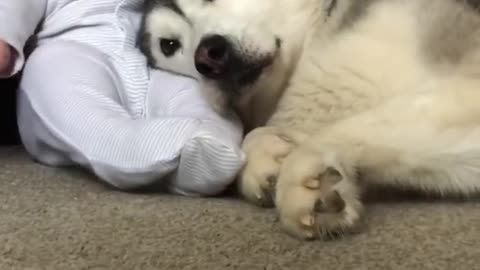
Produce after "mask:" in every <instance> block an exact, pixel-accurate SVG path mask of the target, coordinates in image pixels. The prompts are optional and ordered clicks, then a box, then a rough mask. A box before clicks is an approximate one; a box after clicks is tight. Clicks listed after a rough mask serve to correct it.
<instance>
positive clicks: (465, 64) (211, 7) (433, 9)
mask: <svg viewBox="0 0 480 270" xmlns="http://www.w3.org/2000/svg"><path fill="white" fill-rule="evenodd" d="M478 6H480V1H474V0H471V1H462V0H436V1H431V0H416V1H412V0H294V1H292V0H263V1H258V0H241V1H240V0H210V1H207V0H147V3H146V9H145V17H144V23H143V27H142V32H141V44H142V48H143V51H144V52H145V53H146V54H147V55H148V57H149V59H150V63H151V64H152V65H153V66H156V67H159V68H163V69H168V70H171V71H172V72H178V73H182V74H186V75H190V76H193V77H196V78H198V79H199V80H200V81H201V82H202V84H203V87H204V90H205V93H206V96H207V97H208V98H209V100H210V101H211V103H212V105H213V106H214V107H215V108H216V109H217V110H218V111H219V112H224V111H226V110H228V109H229V108H233V109H235V110H236V111H237V112H238V114H239V115H240V116H241V118H242V119H243V121H244V123H245V125H246V126H247V128H248V129H250V130H251V131H250V132H249V134H247V136H246V138H245V141H244V145H243V150H244V151H245V153H246V155H247V164H246V166H245V167H244V169H243V171H242V172H241V173H240V175H239V180H238V186H239V190H240V192H241V194H243V196H244V197H245V198H246V199H247V200H249V201H251V202H253V203H255V204H258V205H261V206H273V205H274V206H275V207H276V208H277V210H278V213H279V216H280V221H281V224H282V226H283V228H285V229H286V231H288V232H289V233H292V234H293V235H295V236H298V237H301V238H306V239H311V238H320V237H322V236H323V235H325V234H330V233H332V232H346V231H349V230H351V229H353V228H355V227H356V225H357V224H358V223H359V221H360V220H361V217H362V216H363V213H364V211H363V204H362V200H361V192H362V190H363V189H364V187H365V186H368V185H385V186H391V187H402V188H413V189H418V190H420V191H425V192H435V193H439V194H441V195H450V194H460V195H472V194H474V193H476V192H478V191H479V190H480V13H478V12H477V8H478Z"/></svg>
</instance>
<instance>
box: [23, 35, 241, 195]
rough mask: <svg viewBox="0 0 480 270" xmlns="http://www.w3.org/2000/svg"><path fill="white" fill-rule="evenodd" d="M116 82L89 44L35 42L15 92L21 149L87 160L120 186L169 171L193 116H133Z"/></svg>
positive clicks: (52, 160)
mask: <svg viewBox="0 0 480 270" xmlns="http://www.w3.org/2000/svg"><path fill="white" fill-rule="evenodd" d="M177 80H178V83H179V84H182V80H181V79H180V78H177ZM121 81H122V80H121V79H120V78H119V77H118V75H117V73H116V72H115V69H114V68H113V66H112V65H111V63H110V61H109V59H108V57H107V56H106V55H104V54H102V53H101V52H99V51H97V50H95V49H94V48H91V47H89V46H86V45H81V44H77V43H70V42H68V43H67V42H58V43H54V44H52V43H51V44H47V45H43V46H41V47H39V48H37V49H36V50H35V51H34V52H33V54H32V55H31V56H30V58H29V59H28V61H27V63H26V65H25V69H24V74H23V79H22V82H21V85H20V91H19V108H18V110H19V111H18V114H19V127H20V133H21V136H22V140H23V142H24V144H25V146H26V148H27V150H28V151H29V152H30V153H31V154H32V155H33V156H34V157H35V158H36V159H37V160H38V161H40V162H41V163H43V164H48V165H52V166H67V165H81V166H83V167H86V168H88V169H90V170H91V171H93V172H94V173H95V174H96V175H97V176H99V177H100V178H101V179H103V180H105V181H106V182H108V183H109V184H111V185H113V186H115V187H118V188H121V189H130V188H137V187H141V186H145V185H149V184H152V183H154V182H155V181H156V180H159V179H163V177H165V176H167V175H169V174H171V173H172V172H174V171H175V170H176V168H177V167H178V166H179V155H180V153H181V151H182V149H183V147H184V145H185V144H186V143H188V141H189V140H190V138H191V134H192V133H194V131H195V130H196V129H197V128H198V126H199V125H200V124H199V121H198V120H196V119H193V118H188V117H175V118H173V117H172V118H155V119H134V118H133V117H132V116H131V115H130V114H129V113H128V111H127V110H126V109H125V108H124V106H122V97H121V96H120V94H121V93H122V87H123V86H122V84H121ZM157 90H158V91H162V89H157ZM119 93H120V94H119ZM238 166H240V164H238ZM230 181H231V180H230V179H226V180H224V181H223V182H221V183H217V185H216V186H212V185H211V184H210V185H205V186H200V185H196V186H194V187H193V188H191V189H190V190H189V193H190V194H192V193H193V194H200V195H213V194H216V193H218V192H220V191H221V189H222V188H225V186H226V185H227V184H228V183H229V182H230Z"/></svg>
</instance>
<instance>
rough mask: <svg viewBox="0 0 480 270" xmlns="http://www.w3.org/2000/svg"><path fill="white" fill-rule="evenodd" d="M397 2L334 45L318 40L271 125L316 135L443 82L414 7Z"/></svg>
mask: <svg viewBox="0 0 480 270" xmlns="http://www.w3.org/2000/svg"><path fill="white" fill-rule="evenodd" d="M391 3H392V2H390V3H389V4H388V5H384V6H379V7H376V8H375V9H373V12H371V13H370V14H371V15H370V16H368V17H367V18H365V19H363V20H362V21H361V22H358V23H357V24H355V25H354V27H351V28H350V29H345V30H343V31H341V32H339V33H337V34H334V37H333V39H331V40H329V41H326V40H322V39H318V40H315V38H314V39H313V40H314V41H313V42H312V44H311V45H310V48H308V49H307V50H306V53H305V55H304V57H303V58H302V60H301V61H300V63H299V66H298V69H297V71H296V73H295V74H294V76H293V78H292V80H291V84H290V87H289V88H288V89H287V90H286V92H285V94H284V96H283V97H282V99H281V101H280V103H279V106H278V108H277V111H276V112H275V114H274V116H273V117H272V119H271V120H270V124H273V125H282V126H289V127H294V128H296V129H301V130H303V131H305V132H312V131H313V130H315V129H319V128H322V127H324V126H326V125H329V124H331V123H332V122H335V121H338V120H341V119H344V118H347V117H349V116H352V115H355V114H358V113H360V112H362V111H365V110H368V109H371V108H373V107H375V106H378V105H380V104H382V103H383V102H385V101H387V100H389V99H391V98H393V97H395V96H398V95H400V94H402V93H405V92H406V91H419V90H421V89H425V88H427V87H428V88H430V87H432V85H434V84H436V83H438V82H437V81H438V78H437V75H435V73H434V72H433V71H432V69H431V68H430V67H429V66H428V65H427V64H426V63H425V60H424V57H423V54H422V52H421V49H420V46H419V43H420V42H419V41H420V40H419V39H420V38H421V37H420V36H419V35H418V31H417V27H416V26H417V25H416V20H415V18H414V17H413V16H412V12H411V10H409V8H411V7H409V6H405V5H401V4H398V3H395V2H394V3H393V4H391ZM399 113H401V112H399Z"/></svg>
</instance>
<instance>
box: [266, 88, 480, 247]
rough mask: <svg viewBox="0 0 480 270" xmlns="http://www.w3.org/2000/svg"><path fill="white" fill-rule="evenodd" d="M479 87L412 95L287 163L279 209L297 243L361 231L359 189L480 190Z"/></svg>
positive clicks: (310, 144) (313, 143)
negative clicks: (377, 186) (375, 186)
mask: <svg viewBox="0 0 480 270" xmlns="http://www.w3.org/2000/svg"><path fill="white" fill-rule="evenodd" d="M479 104H480V83H478V82H474V81H467V80H455V81H450V82H448V83H445V84H443V85H442V87H441V89H439V88H436V89H435V90H429V89H425V91H416V92H413V93H411V94H408V93H405V94H404V95H403V96H401V97H397V98H394V99H392V100H390V101H388V102H386V103H384V104H383V105H381V106H379V107H376V108H373V109H371V110H370V111H367V112H364V113H362V114H358V115H356V116H354V117H352V118H349V119H345V120H343V121H340V122H338V123H336V124H334V125H332V126H331V127H330V128H329V129H327V130H324V132H323V133H316V134H315V135H314V136H312V137H311V138H309V139H308V140H306V141H305V142H304V143H303V144H301V145H300V146H298V147H297V148H296V149H294V150H293V151H292V153H291V154H290V155H289V156H287V158H286V159H285V160H284V162H283V165H282V167H281V170H280V175H279V179H278V182H277V187H276V197H275V204H276V206H277V208H278V211H279V214H280V219H281V222H282V224H283V226H284V227H285V228H286V229H287V230H288V231H289V232H291V233H293V234H294V235H296V236H300V237H305V238H316V237H319V236H321V235H323V233H330V232H343V231H345V230H348V229H351V228H354V227H355V224H357V221H358V220H359V219H360V218H361V216H362V209H363V207H362V203H361V200H360V191H361V190H360V187H361V185H363V184H368V183H378V184H384V185H391V186H404V187H411V188H416V189H419V190H423V191H433V192H439V193H440V194H451V193H460V194H464V195H469V194H472V193H475V192H478V191H480V106H479Z"/></svg>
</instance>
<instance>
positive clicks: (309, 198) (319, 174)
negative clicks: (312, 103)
mask: <svg viewBox="0 0 480 270" xmlns="http://www.w3.org/2000/svg"><path fill="white" fill-rule="evenodd" d="M317 149H318V148H317ZM355 177H356V175H355V171H354V167H353V166H352V164H349V163H348V162H346V160H342V158H341V157H340V156H337V155H336V153H335V152H334V151H331V150H329V149H325V150H322V151H316V150H314V148H313V147H305V145H302V146H301V147H299V148H297V149H296V150H294V151H293V152H292V153H291V154H290V155H289V156H288V157H287V159H286V160H285V162H284V163H283V165H282V168H281V171H280V177H279V179H278V183H277V190H276V197H275V204H276V207H277V209H278V211H279V214H280V221H281V224H282V226H283V228H284V229H286V230H287V232H289V233H291V234H293V235H294V236H297V237H300V238H303V239H316V238H324V237H330V236H334V235H339V234H341V235H343V234H344V233H346V232H349V231H350V230H351V229H353V228H355V226H356V225H357V223H358V221H359V220H360V217H361V214H362V210H363V207H362V203H361V201H360V198H359V197H360V190H359V187H358V185H357V183H356V179H355Z"/></svg>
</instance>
